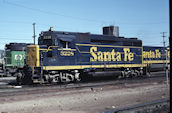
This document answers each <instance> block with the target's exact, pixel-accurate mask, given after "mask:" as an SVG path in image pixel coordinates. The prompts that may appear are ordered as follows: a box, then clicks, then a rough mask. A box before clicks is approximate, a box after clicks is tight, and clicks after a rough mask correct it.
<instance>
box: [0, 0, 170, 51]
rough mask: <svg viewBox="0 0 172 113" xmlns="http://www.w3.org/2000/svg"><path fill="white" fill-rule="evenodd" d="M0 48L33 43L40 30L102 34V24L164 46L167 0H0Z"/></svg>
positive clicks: (167, 23)
mask: <svg viewBox="0 0 172 113" xmlns="http://www.w3.org/2000/svg"><path fill="white" fill-rule="evenodd" d="M0 14H1V16H0V49H4V46H5V44H8V43H13V42H19V43H33V25H32V24H33V23H36V25H35V29H36V43H37V39H38V36H39V33H41V31H47V30H48V29H49V28H50V27H51V26H52V27H53V29H54V30H55V31H70V32H90V33H92V34H102V27H103V26H109V25H114V26H119V35H120V36H124V37H126V38H131V37H132V38H133V37H136V38H138V39H140V40H142V41H143V45H147V46H163V38H162V34H161V33H162V32H166V33H165V36H166V37H165V41H166V45H168V38H169V0H0Z"/></svg>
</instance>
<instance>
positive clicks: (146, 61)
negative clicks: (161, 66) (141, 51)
mask: <svg viewBox="0 0 172 113" xmlns="http://www.w3.org/2000/svg"><path fill="white" fill-rule="evenodd" d="M143 63H144V64H157V63H166V60H145V61H143ZM167 63H170V61H169V60H167Z"/></svg>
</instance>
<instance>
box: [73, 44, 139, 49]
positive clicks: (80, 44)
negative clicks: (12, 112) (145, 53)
mask: <svg viewBox="0 0 172 113" xmlns="http://www.w3.org/2000/svg"><path fill="white" fill-rule="evenodd" d="M76 45H78V46H98V47H120V48H124V47H127V48H142V47H133V46H112V45H93V44H76Z"/></svg>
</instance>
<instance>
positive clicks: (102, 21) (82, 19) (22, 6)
mask: <svg viewBox="0 0 172 113" xmlns="http://www.w3.org/2000/svg"><path fill="white" fill-rule="evenodd" d="M3 3H6V4H9V5H13V6H16V7H21V8H25V9H28V10H32V11H37V12H41V13H44V14H49V15H56V16H61V17H65V18H71V19H76V20H81V21H89V22H96V23H99V24H102V23H112V22H110V21H104V20H95V19H88V18H83V17H74V16H71V15H64V14H61V13H57V12H51V11H45V10H42V9H37V8H31V7H27V6H24V5H21V4H17V3H13V2H9V1H7V0H4V1H3ZM115 23H117V22H115ZM164 23H169V22H168V21H161V22H147V23H128V22H122V23H120V22H118V24H132V25H138V24H142V25H146V24H164Z"/></svg>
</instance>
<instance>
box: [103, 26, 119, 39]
mask: <svg viewBox="0 0 172 113" xmlns="http://www.w3.org/2000/svg"><path fill="white" fill-rule="evenodd" d="M103 35H110V36H115V37H119V27H118V26H106V27H103Z"/></svg>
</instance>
